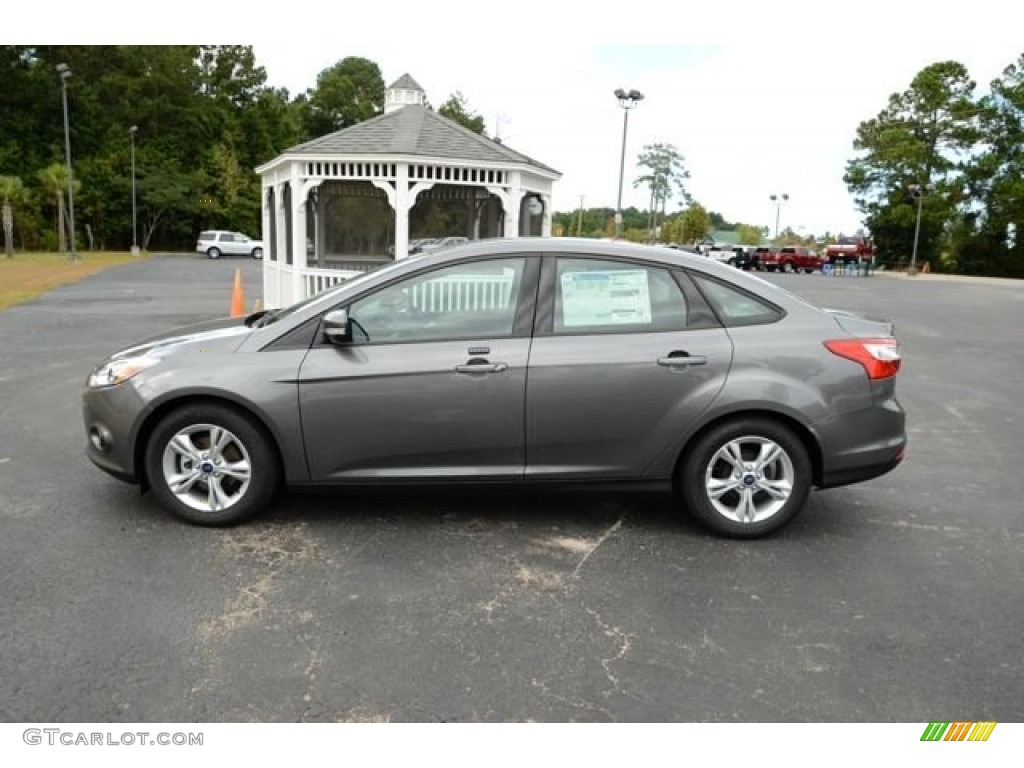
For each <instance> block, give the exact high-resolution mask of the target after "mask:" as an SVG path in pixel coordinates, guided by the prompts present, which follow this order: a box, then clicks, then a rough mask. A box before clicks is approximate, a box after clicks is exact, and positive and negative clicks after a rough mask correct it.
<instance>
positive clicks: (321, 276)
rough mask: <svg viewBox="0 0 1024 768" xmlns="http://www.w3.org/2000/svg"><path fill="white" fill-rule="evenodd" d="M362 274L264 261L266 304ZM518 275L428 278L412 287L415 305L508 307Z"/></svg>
mask: <svg viewBox="0 0 1024 768" xmlns="http://www.w3.org/2000/svg"><path fill="white" fill-rule="evenodd" d="M361 274H363V273H362V272H357V271H353V270H341V269H318V268H315V267H294V266H291V265H287V264H281V263H279V262H274V261H267V262H264V264H263V296H264V303H265V304H266V306H267V307H286V306H288V305H289V304H293V303H294V302H296V301H301V300H302V299H307V298H309V297H310V296H315V295H316V294H318V293H320V292H321V291H326V290H327V289H328V288H333V287H334V286H336V285H340V284H341V283H343V282H345V281H346V280H351V279H352V278H353V277H358V276H359V275H361ZM514 286H515V275H514V274H513V273H511V272H510V273H509V274H495V275H457V276H452V277H441V278H435V279H431V280H426V281H424V282H422V283H418V284H416V285H414V286H413V287H412V301H413V305H414V306H415V307H416V308H417V309H420V310H422V311H424V312H471V311H481V310H485V311H486V310H494V309H507V308H508V306H509V302H510V301H511V296H512V289H513V287H514Z"/></svg>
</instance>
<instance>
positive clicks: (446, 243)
mask: <svg viewBox="0 0 1024 768" xmlns="http://www.w3.org/2000/svg"><path fill="white" fill-rule="evenodd" d="M468 242H469V238H468V237H455V236H452V237H441V238H438V239H436V240H430V241H428V242H425V243H423V244H421V245H420V246H419V247H418V248H417V250H416V252H417V253H437V252H438V251H442V250H444V249H445V248H451V247H452V246H453V245H462V244H463V243H468Z"/></svg>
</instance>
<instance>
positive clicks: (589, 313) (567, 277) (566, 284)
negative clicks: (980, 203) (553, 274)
mask: <svg viewBox="0 0 1024 768" xmlns="http://www.w3.org/2000/svg"><path fill="white" fill-rule="evenodd" d="M650 322H651V291H650V288H649V286H648V284H647V270H645V269H614V270H611V269H610V270H594V271H588V272H566V273H564V274H562V325H563V327H565V328H579V327H581V326H590V325H627V324H633V325H635V324H648V325H649V324H650Z"/></svg>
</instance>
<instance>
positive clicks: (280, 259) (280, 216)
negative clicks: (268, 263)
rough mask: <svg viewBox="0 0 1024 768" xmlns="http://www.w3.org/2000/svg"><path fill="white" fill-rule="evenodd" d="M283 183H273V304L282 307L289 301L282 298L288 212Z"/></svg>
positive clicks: (283, 292) (286, 261) (286, 255)
mask: <svg viewBox="0 0 1024 768" xmlns="http://www.w3.org/2000/svg"><path fill="white" fill-rule="evenodd" d="M285 186H286V185H285V184H283V183H278V184H275V185H274V216H275V218H276V219H277V226H276V227H274V230H275V231H274V245H275V247H276V248H277V275H276V276H275V278H274V280H275V281H276V284H277V287H276V291H275V293H276V299H275V302H274V303H275V305H276V306H278V307H283V306H285V305H286V304H288V303H289V302H287V301H284V300H283V298H284V296H285V295H286V292H285V270H284V269H283V267H284V266H285V265H286V264H287V263H288V251H287V248H288V243H287V237H288V226H287V222H286V220H287V218H288V212H287V210H286V208H285V199H284V198H285V194H284V190H285Z"/></svg>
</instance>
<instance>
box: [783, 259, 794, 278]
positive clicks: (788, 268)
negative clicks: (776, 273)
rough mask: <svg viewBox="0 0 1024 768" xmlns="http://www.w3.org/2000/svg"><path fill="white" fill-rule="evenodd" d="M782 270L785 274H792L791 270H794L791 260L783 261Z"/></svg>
mask: <svg viewBox="0 0 1024 768" xmlns="http://www.w3.org/2000/svg"><path fill="white" fill-rule="evenodd" d="M782 271H783V272H785V273H786V274H787V275H791V274H793V272H794V269H793V262H792V261H787V262H784V263H783V264H782Z"/></svg>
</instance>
